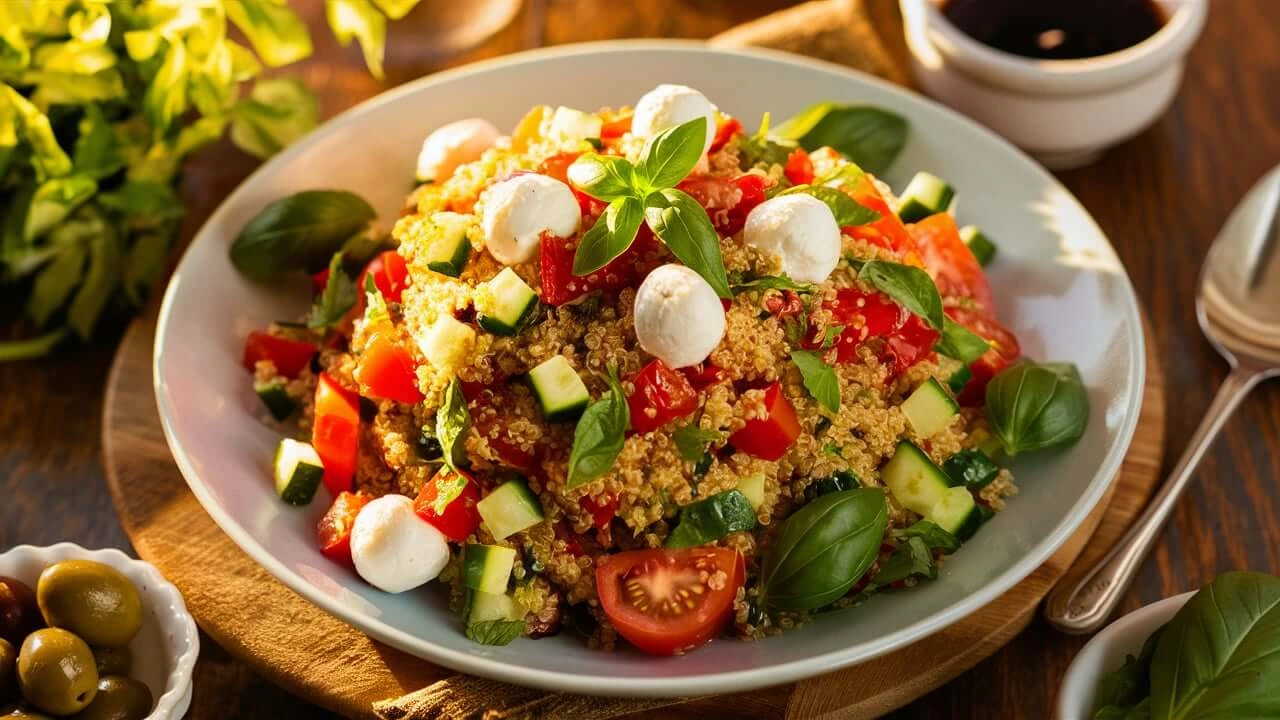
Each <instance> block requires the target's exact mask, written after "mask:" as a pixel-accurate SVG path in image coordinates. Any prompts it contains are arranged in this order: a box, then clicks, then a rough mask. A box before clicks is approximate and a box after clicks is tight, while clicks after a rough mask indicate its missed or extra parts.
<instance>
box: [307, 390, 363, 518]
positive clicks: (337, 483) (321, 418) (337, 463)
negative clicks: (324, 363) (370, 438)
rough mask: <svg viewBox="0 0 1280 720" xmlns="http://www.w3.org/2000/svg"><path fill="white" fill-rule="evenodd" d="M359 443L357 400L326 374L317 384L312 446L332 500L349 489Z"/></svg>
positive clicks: (353, 476)
mask: <svg viewBox="0 0 1280 720" xmlns="http://www.w3.org/2000/svg"><path fill="white" fill-rule="evenodd" d="M359 442H360V398H359V396H358V395H356V394H355V393H353V392H351V391H350V390H347V389H346V388H344V387H342V386H341V385H339V384H338V383H337V381H336V380H334V379H333V378H332V377H331V376H330V375H329V374H328V373H321V374H320V381H319V382H318V383H316V402H315V420H314V421H313V422H312V426H311V444H312V445H313V446H314V447H315V449H316V453H317V454H319V455H320V462H322V463H323V464H324V486H325V487H327V488H329V492H330V493H331V494H332V495H334V496H335V497H336V496H337V495H338V493H341V492H344V491H347V490H350V489H351V482H352V480H353V479H354V478H355V474H356V450H357V447H358V445H359Z"/></svg>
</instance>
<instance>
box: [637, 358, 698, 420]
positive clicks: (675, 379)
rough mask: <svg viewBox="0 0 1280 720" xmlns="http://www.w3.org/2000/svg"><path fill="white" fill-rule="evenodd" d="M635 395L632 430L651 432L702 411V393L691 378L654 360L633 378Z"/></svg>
mask: <svg viewBox="0 0 1280 720" xmlns="http://www.w3.org/2000/svg"><path fill="white" fill-rule="evenodd" d="M632 383H634V384H635V386H636V389H635V392H633V393H631V395H629V396H628V397H627V405H628V406H629V407H630V409H631V429H632V430H634V431H636V432H638V433H647V432H650V431H652V430H656V429H658V428H659V427H661V426H663V425H666V424H667V423H669V422H671V421H672V420H675V419H676V418H682V417H684V416H686V415H688V414H689V413H691V412H693V411H694V410H696V409H697V408H698V391H697V390H694V389H693V385H692V384H690V382H689V379H688V378H686V377H685V376H684V375H682V374H680V373H678V372H676V371H675V370H672V369H671V368H669V367H667V366H666V364H665V363H663V362H662V361H661V360H657V359H655V360H652V361H650V362H649V364H648V365H645V366H644V367H643V368H641V369H640V372H639V373H637V374H636V376H635V378H633V379H632Z"/></svg>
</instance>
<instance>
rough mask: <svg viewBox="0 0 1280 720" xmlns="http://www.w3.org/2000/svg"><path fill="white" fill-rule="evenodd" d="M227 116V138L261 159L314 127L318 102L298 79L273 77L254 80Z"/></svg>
mask: <svg viewBox="0 0 1280 720" xmlns="http://www.w3.org/2000/svg"><path fill="white" fill-rule="evenodd" d="M231 117H232V121H231V141H232V142H234V143H235V144H236V146H237V147H239V148H240V149H241V150H244V151H245V152H247V153H249V154H251V155H254V156H256V157H259V158H263V159H265V158H268V157H271V156H272V155H274V154H276V153H278V152H280V151H281V150H283V149H284V148H285V147H286V146H288V145H290V144H292V143H293V142H295V141H296V140H298V139H299V138H301V137H302V136H303V135H306V134H307V133H309V132H311V131H312V130H313V129H315V127H316V124H317V123H318V122H319V120H320V106H319V103H318V101H317V100H316V96H315V95H314V94H312V92H311V91H310V90H308V89H307V87H306V86H305V85H303V84H302V81H301V80H299V79H297V78H273V79H270V80H259V81H258V82H256V83H254V85H253V90H252V91H251V92H250V93H249V96H248V97H246V98H244V99H242V100H240V101H239V102H237V103H236V104H235V106H234V107H233V108H232V109H231Z"/></svg>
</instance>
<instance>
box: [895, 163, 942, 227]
mask: <svg viewBox="0 0 1280 720" xmlns="http://www.w3.org/2000/svg"><path fill="white" fill-rule="evenodd" d="M955 195H956V191H955V189H954V188H952V187H951V186H950V185H948V184H947V183H946V182H945V181H943V180H942V178H940V177H938V176H937V175H934V174H932V173H927V172H918V173H916V176H915V177H913V178H911V182H909V183H907V188H906V189H905V190H903V191H902V197H900V198H899V199H898V217H899V218H900V219H901V220H902V222H904V223H913V222H920V221H921V220H923V219H925V218H927V217H929V216H930V215H936V214H938V213H940V212H944V211H945V210H946V209H947V208H948V207H950V205H951V199H952V198H954V197H955Z"/></svg>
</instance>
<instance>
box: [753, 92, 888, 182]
mask: <svg viewBox="0 0 1280 720" xmlns="http://www.w3.org/2000/svg"><path fill="white" fill-rule="evenodd" d="M774 132H775V134H776V135H778V136H779V137H782V138H786V139H789V140H794V141H796V142H798V143H799V144H800V146H801V147H803V148H804V149H805V150H810V151H813V150H817V149H818V148H820V147H831V148H834V149H836V150H838V151H840V153H842V154H843V155H844V156H845V157H847V158H849V159H850V160H852V161H853V162H854V163H855V164H857V165H858V166H859V167H862V168H865V169H866V170H867V171H868V172H873V173H877V174H879V173H883V172H884V171H885V170H888V169H889V166H890V165H892V164H893V161H894V160H895V159H896V158H897V157H898V154H899V153H901V152H902V148H903V147H904V146H905V145H906V143H907V132H908V125H907V121H906V118H904V117H902V116H901V115H898V114H896V113H892V112H889V111H888V110H882V109H880V108H875V107H868V106H860V105H839V104H836V103H830V102H826V103H819V104H817V105H813V106H811V107H809V108H806V109H805V110H802V111H801V112H800V113H799V114H797V115H796V116H794V117H792V118H791V119H789V120H787V121H786V122H784V123H783V124H782V125H779V126H778V128H777V130H775V131H774Z"/></svg>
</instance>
